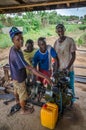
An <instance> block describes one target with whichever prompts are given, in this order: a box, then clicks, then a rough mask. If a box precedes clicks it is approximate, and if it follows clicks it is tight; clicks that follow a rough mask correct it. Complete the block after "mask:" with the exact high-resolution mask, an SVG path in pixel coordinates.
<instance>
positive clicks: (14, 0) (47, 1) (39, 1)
mask: <svg viewBox="0 0 86 130" xmlns="http://www.w3.org/2000/svg"><path fill="white" fill-rule="evenodd" d="M76 7H86V0H0V13H16V12H25V11H39V10H51V9H61V8H62V9H63V8H76Z"/></svg>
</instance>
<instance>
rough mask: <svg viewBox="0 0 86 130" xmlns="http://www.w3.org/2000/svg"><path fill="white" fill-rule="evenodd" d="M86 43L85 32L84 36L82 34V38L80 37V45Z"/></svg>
mask: <svg viewBox="0 0 86 130" xmlns="http://www.w3.org/2000/svg"><path fill="white" fill-rule="evenodd" d="M84 44H86V34H83V35H82V36H80V38H79V39H78V45H84Z"/></svg>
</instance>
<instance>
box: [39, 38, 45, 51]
mask: <svg viewBox="0 0 86 130" xmlns="http://www.w3.org/2000/svg"><path fill="white" fill-rule="evenodd" d="M38 46H39V48H40V51H41V52H42V53H45V51H46V42H44V41H41V40H40V41H39V43H38Z"/></svg>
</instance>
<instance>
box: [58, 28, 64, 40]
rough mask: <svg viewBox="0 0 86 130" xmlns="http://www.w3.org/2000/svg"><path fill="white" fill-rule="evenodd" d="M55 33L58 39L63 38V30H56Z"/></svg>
mask: <svg viewBox="0 0 86 130" xmlns="http://www.w3.org/2000/svg"><path fill="white" fill-rule="evenodd" d="M56 33H57V34H58V35H59V37H60V38H62V37H63V36H64V29H63V28H58V29H56Z"/></svg>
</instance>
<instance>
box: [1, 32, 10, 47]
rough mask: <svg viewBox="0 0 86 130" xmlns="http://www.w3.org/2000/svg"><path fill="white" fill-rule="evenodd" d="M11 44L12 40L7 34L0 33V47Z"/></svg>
mask: <svg viewBox="0 0 86 130" xmlns="http://www.w3.org/2000/svg"><path fill="white" fill-rule="evenodd" d="M11 45H12V42H11V40H10V38H9V37H8V35H6V34H0V48H6V47H9V46H11Z"/></svg>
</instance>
